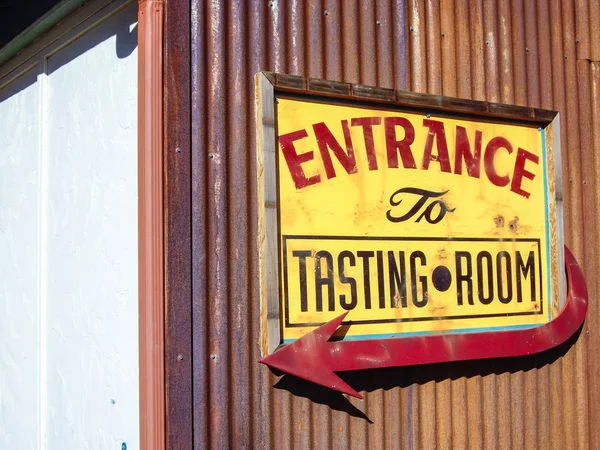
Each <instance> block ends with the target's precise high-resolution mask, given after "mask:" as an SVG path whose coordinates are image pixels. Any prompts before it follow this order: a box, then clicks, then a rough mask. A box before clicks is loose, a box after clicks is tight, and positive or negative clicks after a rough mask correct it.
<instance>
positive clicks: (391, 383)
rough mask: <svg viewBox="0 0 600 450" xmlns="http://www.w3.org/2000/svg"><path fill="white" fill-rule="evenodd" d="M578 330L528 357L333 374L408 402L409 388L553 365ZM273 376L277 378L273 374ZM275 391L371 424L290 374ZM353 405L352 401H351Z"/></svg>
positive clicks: (339, 399)
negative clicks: (400, 392)
mask: <svg viewBox="0 0 600 450" xmlns="http://www.w3.org/2000/svg"><path fill="white" fill-rule="evenodd" d="M582 329H583V326H582V328H580V329H579V330H578V331H577V333H575V334H574V335H573V336H571V337H570V338H569V339H568V340H567V341H566V342H564V343H563V344H561V345H559V346H557V347H554V348H552V349H550V350H547V351H545V352H542V353H538V354H535V355H531V356H517V357H513V358H495V359H480V360H472V361H461V362H451V363H441V364H427V365H421V366H409V367H393V368H389V369H375V370H357V371H353V372H338V373H337V375H339V377H340V378H341V379H343V380H344V381H345V382H346V383H348V384H349V385H350V386H352V387H353V388H354V389H355V390H356V391H358V392H361V391H362V392H367V396H368V393H369V392H373V391H376V390H380V389H383V390H389V389H393V388H409V391H408V397H409V402H410V398H412V397H411V394H412V393H413V391H412V389H411V388H412V387H413V386H414V385H423V384H426V383H429V382H431V381H435V382H440V381H443V380H448V379H450V380H457V379H459V378H473V377H475V376H482V377H484V376H487V375H491V374H496V375H499V374H502V373H516V372H520V371H523V372H528V371H530V370H533V369H540V368H542V367H544V366H547V365H549V364H552V363H554V362H556V361H557V360H558V359H559V358H561V357H562V356H564V355H565V354H566V353H567V352H568V351H569V349H570V348H571V347H572V346H573V345H574V344H575V342H577V340H578V339H579V336H580V335H581V331H582ZM273 372H274V373H275V374H276V375H281V373H278V372H277V371H273ZM275 388H276V389H282V390H286V391H288V392H290V393H291V394H293V395H294V396H299V397H305V398H307V399H309V400H310V401H312V402H314V403H318V404H322V405H327V406H329V408H331V409H333V410H336V411H341V412H345V413H346V414H349V415H350V416H353V417H357V418H360V419H364V420H366V421H367V422H369V423H373V421H372V420H371V419H369V417H367V415H366V414H365V413H364V412H363V411H361V410H360V409H359V408H358V407H357V406H355V405H354V404H353V403H351V402H350V400H348V399H347V398H346V397H345V396H344V395H342V394H341V393H340V392H337V391H334V390H331V389H328V388H325V387H322V386H319V385H316V384H314V383H311V382H308V381H305V380H302V379H300V378H297V377H295V376H292V375H284V376H283V377H282V378H281V379H280V380H279V381H278V382H277V383H276V384H275ZM354 403H356V402H354Z"/></svg>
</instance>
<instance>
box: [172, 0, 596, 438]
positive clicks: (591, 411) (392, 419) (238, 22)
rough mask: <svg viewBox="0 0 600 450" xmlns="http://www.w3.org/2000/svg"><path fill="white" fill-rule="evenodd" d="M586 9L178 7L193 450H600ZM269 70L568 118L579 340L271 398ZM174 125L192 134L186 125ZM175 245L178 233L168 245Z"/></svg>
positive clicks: (178, 375)
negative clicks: (261, 150) (264, 357)
mask: <svg viewBox="0 0 600 450" xmlns="http://www.w3.org/2000/svg"><path fill="white" fill-rule="evenodd" d="M580 3H581V2H575V1H574V0H572V1H569V0H564V1H560V0H538V1H535V2H534V1H531V2H530V1H522V0H516V1H511V2H509V1H504V0H503V1H499V2H488V1H483V0H471V1H466V0H454V1H450V0H443V1H442V0H440V1H439V2H438V1H433V0H431V1H425V2H421V1H414V0H407V1H406V2H402V1H381V2H366V1H365V2H362V1H361V2H359V1H341V0H337V1H331V2H330V1H327V2H325V1H319V0H314V1H310V2H304V1H300V0H298V1H274V2H271V3H270V2H267V1H263V0H261V1H253V2H246V1H235V2H230V3H228V4H227V6H225V5H224V4H223V3H222V2H204V1H190V2H183V1H182V2H171V3H170V4H169V5H170V6H169V7H168V8H167V16H169V15H170V16H171V20H170V21H169V20H167V28H166V33H167V39H169V38H168V36H170V35H171V34H172V33H173V34H176V35H177V36H180V37H181V39H180V40H175V41H171V42H173V45H172V46H171V47H169V48H168V51H170V52H171V61H173V62H174V63H175V64H176V67H177V69H178V72H177V76H176V77H173V78H172V83H170V84H169V82H167V91H168V96H170V98H171V103H170V104H171V109H170V111H171V112H172V114H173V115H174V116H171V117H169V118H167V122H168V124H170V125H168V126H167V130H166V135H167V136H169V135H170V133H171V132H173V133H175V134H173V135H171V137H170V138H169V139H172V140H175V139H176V136H179V139H180V140H181V141H182V142H186V141H188V140H190V129H189V128H188V125H186V124H187V123H189V124H190V125H189V126H191V143H192V144H191V145H192V146H191V150H190V151H191V154H190V158H191V161H190V165H188V166H186V167H181V166H177V168H178V170H179V171H178V172H177V173H178V174H181V176H182V179H181V180H179V179H173V178H172V179H171V181H172V183H171V184H170V185H169V186H168V187H167V189H168V191H167V196H168V197H169V196H173V197H174V198H181V199H182V201H181V203H177V205H184V204H185V201H184V200H185V199H186V198H188V197H189V196H190V192H189V187H188V190H186V189H185V188H186V186H189V183H191V185H192V191H191V199H190V202H188V204H190V206H188V207H187V209H185V208H182V209H181V210H179V212H180V213H181V212H182V210H183V211H185V214H183V215H180V216H179V217H187V216H186V214H188V213H189V214H190V216H191V219H190V220H189V221H188V222H187V224H188V225H187V227H191V229H192V237H191V239H192V240H193V242H194V246H193V247H192V257H191V261H189V260H188V259H186V258H187V257H186V258H183V259H181V260H177V259H176V258H173V260H172V262H171V264H172V265H173V270H180V271H186V273H189V274H191V275H190V277H191V278H192V279H193V280H194V281H193V284H192V298H191V301H189V302H188V306H186V304H185V302H184V297H185V296H184V294H185V293H186V292H189V291H190V287H189V286H181V287H179V288H178V287H177V286H173V290H172V291H171V292H170V293H169V295H170V296H177V295H179V296H178V297H175V298H177V299H178V301H179V303H178V307H179V308H181V309H180V311H182V314H183V312H188V313H190V314H189V315H188V316H186V317H184V316H183V315H182V316H181V317H180V316H177V317H178V318H177V320H178V322H174V321H173V320H174V319H173V318H172V320H171V322H168V325H169V324H170V323H172V324H173V328H172V329H171V331H170V332H171V335H170V336H171V337H172V338H173V339H175V340H176V342H177V343H176V344H174V347H175V351H177V350H178V348H177V345H179V343H182V344H184V347H185V345H190V344H189V342H190V339H189V336H190V334H191V336H192V337H193V340H192V343H193V346H192V352H193V354H192V363H191V364H192V368H191V370H189V371H179V369H176V367H177V366H175V364H177V362H176V361H175V360H172V361H171V360H169V361H168V362H167V364H168V370H169V371H171V373H172V376H171V378H170V384H169V392H171V393H177V392H182V391H183V392H189V393H190V397H187V398H188V400H186V402H189V405H188V404H187V403H186V404H185V405H184V407H185V408H188V411H193V414H194V415H193V417H194V421H193V424H190V426H192V425H193V428H194V429H193V436H194V439H195V441H196V442H195V443H196V445H197V446H199V447H206V448H224V447H229V448H236V447H239V448H241V447H252V446H255V447H259V448H261V447H262V448H265V447H266V448H320V447H323V446H327V445H332V446H335V447H339V448H441V449H443V448H474V449H475V448H556V449H563V448H577V447H581V448H600V427H598V426H597V423H598V420H599V417H598V411H597V408H596V407H595V406H596V405H597V404H598V401H599V397H598V386H599V383H600V366H599V365H598V363H597V350H598V343H599V342H600V333H598V308H597V304H596V301H595V299H596V295H597V292H598V288H599V287H600V286H599V285H598V283H600V279H599V277H598V276H597V274H596V270H595V266H594V263H593V261H595V260H597V259H598V257H600V252H599V251H598V248H597V245H595V242H596V236H597V234H596V233H594V230H595V229H596V228H597V224H598V222H599V220H598V212H599V211H600V209H598V208H599V207H600V205H599V204H598V198H600V197H599V196H598V194H597V190H596V188H595V186H596V183H595V182H594V181H593V178H590V177H593V176H597V175H598V167H599V166H598V161H597V154H598V153H599V151H600V149H599V145H600V144H599V142H600V140H599V139H598V136H599V135H600V133H598V130H597V124H598V123H600V122H599V121H598V120H596V119H597V118H598V117H597V116H598V107H597V105H598V104H599V101H600V96H599V95H598V85H599V81H598V80H599V79H600V77H599V76H598V67H597V66H598V63H597V62H596V61H595V60H594V58H593V57H591V61H590V60H589V59H582V60H580V61H577V54H576V48H577V46H578V45H579V44H578V43H577V42H576V39H577V38H579V39H582V37H580V36H576V33H575V28H576V23H577V24H578V26H577V28H578V29H580V30H590V32H589V33H588V35H589V36H590V38H591V37H592V36H593V33H592V32H591V30H593V29H594V28H593V27H595V24H593V22H591V18H590V16H587V17H586V16H585V15H583V14H576V13H577V12H578V9H577V8H578V5H579V4H580ZM325 11H327V13H328V14H327V15H325ZM178 14H179V15H178ZM594 14H595V13H594ZM180 17H182V18H184V19H185V18H187V17H189V18H190V19H189V20H190V22H191V25H190V36H189V39H190V41H189V42H190V43H189V44H188V43H187V42H182V41H183V39H184V38H185V34H184V33H187V29H186V26H187V23H188V22H187V19H185V20H184V19H179V18H180ZM576 17H578V18H579V21H578V22H576ZM442 19H443V20H442ZM377 21H379V24H378V23H377ZM582 21H583V22H582ZM449 23H452V24H453V26H452V27H450V28H446V25H448V24H449ZM452 29H453V30H454V32H453V31H452ZM594 33H595V32H594ZM599 44H600V43H598V42H593V43H592V45H591V46H590V48H591V49H592V48H593V49H598V48H600V45H599ZM582 56H583V57H584V58H589V56H588V55H582ZM187 58H190V59H189V63H188V64H186V63H185V62H186V61H188V60H187ZM578 66H579V70H578ZM167 70H169V69H167ZM260 71H273V72H281V73H290V74H294V75H301V76H304V77H313V78H326V79H334V80H340V81H345V82H349V83H360V84H363V85H380V86H382V87H393V88H396V89H404V90H409V91H416V92H428V93H443V94H444V95H451V96H458V97H465V98H472V99H479V100H487V101H495V102H503V103H514V104H518V105H526V106H534V107H542V108H545V109H553V110H556V111H558V112H559V114H560V115H561V127H562V128H561V133H560V140H561V148H562V156H563V158H562V161H563V171H562V175H563V185H564V187H565V189H564V204H565V211H564V217H565V234H566V243H567V245H568V246H569V248H570V249H571V250H573V253H574V255H575V257H576V258H577V260H578V261H579V262H580V263H581V264H582V267H583V269H584V271H585V274H586V280H588V290H589V297H590V308H589V311H588V315H587V319H586V324H585V325H584V327H583V329H582V332H581V334H580V335H579V336H578V337H577V338H576V339H573V340H571V341H569V343H568V344H567V345H564V346H562V347H559V348H558V349H557V350H555V351H551V352H549V353H545V354H542V355H539V356H536V357H527V358H523V359H518V360H513V361H508V360H502V359H501V360H492V361H487V362H485V363H482V362H474V363H460V364H450V365H443V366H423V367H418V368H412V369H410V370H406V369H384V370H380V371H377V372H374V373H371V374H369V376H367V377H365V375H364V374H362V373H360V372H357V373H351V372H348V374H347V375H345V377H346V381H352V386H353V387H355V388H356V390H357V391H359V392H361V393H363V394H364V395H365V400H364V401H359V400H355V399H351V400H349V401H346V400H345V399H342V398H341V397H339V396H334V395H330V394H328V393H327V392H325V391H323V390H319V389H316V388H312V387H309V386H307V385H306V384H303V383H302V382H299V381H294V380H293V379H289V378H288V377H284V378H283V379H282V381H281V382H279V384H278V387H277V388H275V389H273V388H272V386H273V384H274V383H275V382H276V377H274V376H273V375H271V373H270V371H269V370H268V369H267V368H265V367H260V366H259V365H258V364H256V363H255V361H256V360H257V359H258V358H259V352H260V348H259V343H258V342H259V321H260V311H259V292H260V291H259V285H258V266H257V261H258V250H257V249H256V246H255V244H254V243H255V242H256V240H255V239H256V236H257V234H258V230H257V227H256V225H255V224H256V216H255V214H256V213H255V211H256V209H257V205H256V201H255V198H256V185H255V184H254V182H253V181H252V180H253V177H254V176H255V171H256V166H255V162H254V160H253V158H252V156H253V154H254V151H253V149H254V145H255V133H254V127H253V118H254V112H255V111H254V109H253V108H254V98H253V92H254V91H253V86H254V80H253V77H254V74H256V73H258V72H260ZM188 83H189V84H188ZM187 86H190V90H188V87H187ZM440 90H441V92H440ZM189 93H191V105H190V108H187V107H185V105H187V103H186V102H188V101H189V100H188V99H189V97H187V95H188V94H189ZM580 93H581V94H580ZM586 93H587V94H591V95H589V96H587V95H584V94H586ZM179 106H181V109H180V110H179V109H178V107H179ZM190 110H191V112H192V118H191V120H190V121H189V122H188V119H187V118H188V116H187V115H188V114H189V111H190ZM177 118H181V119H180V120H181V122H179V125H174V124H177V120H178V119H177ZM588 130H591V134H590V133H589V132H588ZM582 131H583V133H582ZM589 136H591V140H590V139H589ZM169 150H172V148H170V149H169ZM184 150H185V147H184ZM211 153H212V154H213V156H214V158H212V159H211V158H210V157H209V156H208V155H209V154H211ZM169 155H170V156H169V157H170V158H176V157H177V154H176V153H169ZM180 155H181V154H180ZM186 174H188V175H186ZM185 177H188V178H185ZM190 180H192V181H190ZM584 181H585V182H586V183H585V184H584ZM186 183H188V184H187V185H186ZM179 186H182V189H181V190H179V189H178V187H179ZM584 195H585V200H586V201H585V203H584ZM223 202H226V203H223ZM179 226H180V228H181V229H182V230H186V229H188V228H186V225H184V224H182V223H180V224H179ZM174 231H177V229H174ZM183 236H184V237H185V236H187V237H186V239H190V235H189V234H185V233H184V234H183ZM177 237H178V236H177V234H176V233H174V235H173V236H172V240H173V244H172V245H176V244H175V243H176V242H179V241H177ZM182 245H184V243H182ZM182 254H184V255H185V253H182ZM188 261H189V263H188ZM186 264H187V265H186ZM170 298H171V297H170ZM186 308H187V309H186ZM178 324H183V325H185V326H181V327H177V326H176V325H178ZM190 330H191V331H190ZM185 348H186V349H189V347H185ZM167 351H170V350H167ZM173 354H176V353H175V352H173ZM186 354H187V353H186ZM211 355H213V356H214V359H213V358H211ZM184 361H185V360H184ZM192 374H193V377H192ZM286 378H288V379H287V380H286ZM168 395H169V394H168ZM168 398H170V397H168ZM172 398H173V400H172V401H170V400H168V406H169V410H173V411H178V408H179V406H180V403H178V402H180V401H181V397H179V396H176V395H174V396H173V397H172ZM192 402H193V403H192ZM192 406H193V407H192ZM359 411H360V412H359ZM363 413H364V415H363ZM365 415H366V416H367V417H368V418H369V419H370V421H371V422H373V423H370V422H369V421H367V420H366V419H365ZM172 431H173V433H172V434H170V435H169V445H172V446H179V447H180V448H190V447H192V444H191V441H190V439H189V437H190V436H191V433H192V431H190V430H189V428H186V429H177V428H172Z"/></svg>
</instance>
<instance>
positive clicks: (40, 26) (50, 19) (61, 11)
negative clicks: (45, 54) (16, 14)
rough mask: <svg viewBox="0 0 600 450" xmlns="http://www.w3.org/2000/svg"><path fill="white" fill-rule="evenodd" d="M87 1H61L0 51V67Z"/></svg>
mask: <svg viewBox="0 0 600 450" xmlns="http://www.w3.org/2000/svg"><path fill="white" fill-rule="evenodd" d="M86 1H87V0H63V1H62V2H60V3H59V4H57V5H56V6H54V7H53V8H52V9H51V10H50V11H48V12H47V13H46V14H44V15H43V16H41V17H40V18H39V19H38V20H36V21H35V22H34V23H32V24H31V25H30V26H29V27H27V28H26V29H25V30H24V31H23V32H21V33H20V34H19V35H17V37H15V38H14V39H13V40H12V41H10V42H9V43H8V44H6V45H5V46H4V47H2V48H1V49H0V65H2V64H4V63H5V62H6V61H8V60H9V59H10V58H12V57H13V56H15V55H16V54H17V53H19V52H20V51H21V50H23V49H24V48H25V47H27V46H28V45H29V44H31V43H32V42H33V41H35V40H36V39H37V38H39V37H40V36H41V35H43V34H44V33H45V32H47V31H48V30H50V29H51V28H52V27H54V26H55V25H56V24H58V23H59V22H60V21H61V20H63V19H64V18H65V17H67V16H68V15H69V14H71V13H72V12H73V11H75V10H76V9H77V8H79V7H81V6H82V5H83V4H84V3H86Z"/></svg>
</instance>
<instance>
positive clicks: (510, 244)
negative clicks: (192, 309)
mask: <svg viewBox="0 0 600 450" xmlns="http://www.w3.org/2000/svg"><path fill="white" fill-rule="evenodd" d="M276 118H277V144H278V145H277V150H276V151H277V152H278V153H277V179H278V184H277V194H278V220H279V243H278V244H279V268H280V294H281V295H280V296H281V305H280V312H281V319H282V333H283V336H282V338H283V340H284V341H290V340H294V339H297V338H299V337H300V336H302V335H304V334H306V333H307V332H309V331H311V330H312V329H314V328H315V327H316V326H318V325H321V324H323V323H324V322H327V321H329V320H331V319H332V318H334V317H336V316H338V315H340V314H341V313H343V312H344V311H349V314H348V316H347V318H346V322H344V323H347V324H351V326H350V327H345V329H344V327H343V328H342V330H343V332H344V333H346V336H347V338H351V337H360V338H373V337H377V338H378V337H385V336H398V335H406V334H409V335H411V334H419V333H424V334H429V333H432V332H466V331H481V330H488V329H489V330H499V329H510V328H515V327H530V326H535V325H539V324H542V323H545V322H548V321H549V320H550V319H551V317H552V313H553V309H554V310H556V309H557V303H556V296H557V290H558V287H557V286H558V285H557V282H555V281H552V280H553V279H554V280H555V279H556V275H557V269H556V267H557V265H556V260H557V253H556V252H557V249H556V247H557V244H556V239H555V236H556V220H555V216H556V213H555V204H554V195H553V179H552V177H549V176H548V174H553V173H554V166H553V164H554V163H553V156H552V152H551V151H548V149H547V146H548V143H547V142H546V140H547V136H546V133H545V130H540V129H538V128H537V127H532V126H524V125H520V124H509V123H506V122H504V123H492V122H489V121H482V120H480V119H476V120H470V119H465V118H460V117H459V118H456V117H441V116H435V115H431V116H430V115H429V114H424V113H423V114H421V113H413V112H406V111H399V110H393V109H374V108H367V107H361V106H359V107H357V106H348V105H347V104H343V103H332V104H325V103H322V102H316V101H307V100H305V99H303V98H294V97H288V98H286V97H278V103H277V108H276ZM553 301H554V304H553Z"/></svg>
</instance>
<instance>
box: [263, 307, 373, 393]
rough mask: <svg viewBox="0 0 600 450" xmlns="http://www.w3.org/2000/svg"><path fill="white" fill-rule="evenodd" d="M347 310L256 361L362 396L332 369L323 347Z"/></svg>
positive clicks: (328, 356)
mask: <svg viewBox="0 0 600 450" xmlns="http://www.w3.org/2000/svg"><path fill="white" fill-rule="evenodd" d="M347 314H348V312H345V313H344V314H341V315H340V316H338V317H336V318H335V319H332V320H330V321H329V322H327V323H325V324H323V325H321V326H320V327H319V328H316V329H314V330H313V331H311V332H310V333H308V334H306V335H304V336H302V337H301V338H300V339H297V340H295V341H294V342H292V343H291V344H288V345H286V346H285V347H282V348H281V349H279V350H277V351H276V352H275V353H272V354H270V355H268V356H266V357H264V358H263V359H261V360H260V361H259V362H260V363H262V364H265V365H267V366H269V367H272V368H273V369H277V370H280V371H282V372H285V373H289V374H291V375H294V376H297V377H298V378H302V379H303V380H307V381H311V382H313V383H316V384H319V385H321V386H325V387H328V388H330V389H334V390H336V391H339V392H343V393H345V394H348V395H351V396H353V397H356V398H360V399H362V398H363V397H362V395H360V394H359V393H358V392H356V391H355V390H354V389H352V388H351V387H350V386H349V385H348V384H347V383H346V382H345V381H344V380H342V379H341V378H340V377H339V376H337V375H336V374H335V373H334V372H333V370H332V367H331V366H332V362H331V358H330V355H329V351H328V349H327V341H328V340H329V338H330V337H331V336H332V335H333V333H335V330H337V328H338V327H339V326H340V324H341V323H342V321H343V320H344V318H345V317H346V315H347Z"/></svg>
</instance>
